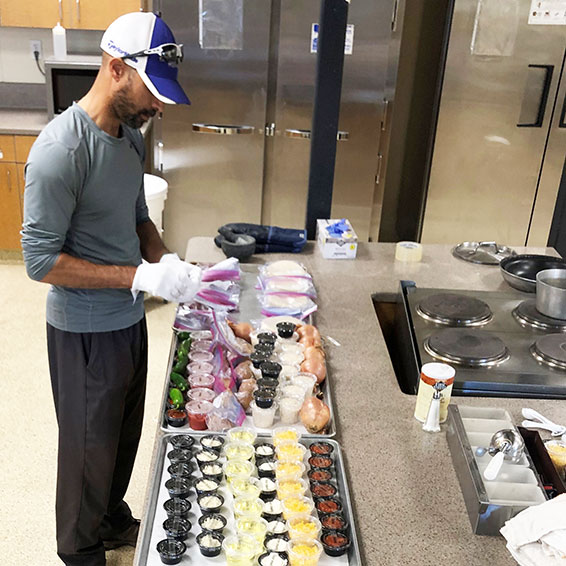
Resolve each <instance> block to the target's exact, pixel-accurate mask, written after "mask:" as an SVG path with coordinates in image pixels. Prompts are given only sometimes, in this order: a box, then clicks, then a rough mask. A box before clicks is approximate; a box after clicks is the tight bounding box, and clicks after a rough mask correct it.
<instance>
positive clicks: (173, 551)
mask: <svg viewBox="0 0 566 566" xmlns="http://www.w3.org/2000/svg"><path fill="white" fill-rule="evenodd" d="M186 550H187V545H186V544H185V543H184V542H183V541H181V540H174V539H172V538H167V539H164V540H160V541H159V542H158V543H157V552H159V554H160V555H161V556H163V557H165V558H168V559H170V560H175V559H177V558H180V557H181V556H182V555H183V554H185V552H186Z"/></svg>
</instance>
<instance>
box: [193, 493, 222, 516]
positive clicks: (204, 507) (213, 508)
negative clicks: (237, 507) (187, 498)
mask: <svg viewBox="0 0 566 566" xmlns="http://www.w3.org/2000/svg"><path fill="white" fill-rule="evenodd" d="M207 497H215V498H216V499H217V500H218V501H217V503H216V504H214V505H212V506H209V505H207V504H206V503H205V502H204V499H206V498H207ZM197 503H198V506H199V507H200V510H201V512H202V513H203V514H207V513H215V514H217V513H219V512H220V509H222V505H223V504H224V497H222V495H221V494H220V493H215V494H214V495H200V496H199V497H198V498H197Z"/></svg>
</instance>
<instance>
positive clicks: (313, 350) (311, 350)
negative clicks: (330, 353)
mask: <svg viewBox="0 0 566 566" xmlns="http://www.w3.org/2000/svg"><path fill="white" fill-rule="evenodd" d="M313 358H314V359H315V360H321V361H324V358H326V354H325V353H324V350H323V349H322V348H321V347H320V346H307V347H306V348H305V359H307V360H310V359H313Z"/></svg>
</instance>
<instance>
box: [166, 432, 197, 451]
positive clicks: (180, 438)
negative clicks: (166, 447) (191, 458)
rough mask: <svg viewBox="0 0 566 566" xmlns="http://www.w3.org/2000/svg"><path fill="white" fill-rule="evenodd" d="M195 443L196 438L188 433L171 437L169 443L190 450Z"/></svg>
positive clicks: (174, 446)
mask: <svg viewBox="0 0 566 566" xmlns="http://www.w3.org/2000/svg"><path fill="white" fill-rule="evenodd" d="M194 443H195V439H194V438H193V437H192V436H190V435H188V434H176V435H175V436H172V437H171V438H170V439H169V444H171V446H173V448H182V449H184V450H190V449H191V448H192V447H193V445H194Z"/></svg>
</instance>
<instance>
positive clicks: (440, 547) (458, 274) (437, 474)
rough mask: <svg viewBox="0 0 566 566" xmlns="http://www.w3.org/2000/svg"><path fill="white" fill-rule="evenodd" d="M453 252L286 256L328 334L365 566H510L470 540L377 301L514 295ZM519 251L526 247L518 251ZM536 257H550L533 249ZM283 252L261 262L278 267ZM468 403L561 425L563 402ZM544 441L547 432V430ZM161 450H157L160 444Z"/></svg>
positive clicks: (442, 450) (449, 475) (206, 244)
mask: <svg viewBox="0 0 566 566" xmlns="http://www.w3.org/2000/svg"><path fill="white" fill-rule="evenodd" d="M450 249H451V248H450V246H445V245H426V246H425V247H424V254H423V259H422V261H421V262H420V263H416V264H406V263H405V264H404V263H400V262H396V261H395V259H394V257H395V245H394V244H377V243H369V244H360V245H359V247H358V257H357V259H355V260H325V259H323V258H322V257H321V256H320V255H319V253H318V251H317V250H316V249H315V248H314V247H313V245H312V244H309V245H308V246H307V249H306V252H305V253H303V254H300V255H295V256H289V255H288V256H284V257H287V258H289V259H298V260H300V261H302V262H303V263H304V264H305V266H306V267H307V269H308V270H309V271H310V273H311V274H312V275H313V277H314V280H315V283H316V287H317V291H318V297H319V299H318V305H319V311H318V313H317V314H316V324H317V326H318V328H319V329H320V331H321V333H322V334H323V335H325V336H331V337H332V338H333V339H334V340H336V341H337V342H339V343H340V346H333V345H332V344H330V343H329V342H327V353H328V364H329V367H330V372H329V373H330V375H331V376H332V380H331V383H330V386H331V387H332V392H333V397H334V399H335V407H336V425H337V437H336V440H337V441H338V442H339V443H340V444H341V446H342V448H343V451H344V456H345V460H346V470H347V473H348V479H349V484H350V489H351V495H352V499H353V506H354V511H355V513H356V517H357V525H358V529H359V539H360V545H361V553H362V560H363V563H364V564H367V565H368V566H381V565H383V566H410V565H415V566H417V565H418V566H427V565H431V566H432V565H434V566H454V565H458V566H459V565H464V564H465V565H466V566H485V565H486V564H488V563H491V564H496V565H497V566H511V565H513V564H514V563H515V562H514V560H513V559H512V558H511V556H510V555H509V553H508V552H507V550H506V548H505V543H504V540H503V539H502V538H499V537H480V536H476V535H474V534H473V533H472V530H471V527H470V523H469V520H468V515H467V513H466V508H465V504H464V499H463V497H462V494H461V492H460V487H459V485H458V480H457V478H456V474H455V471H454V469H453V467H452V462H451V458H450V453H449V451H448V445H447V441H446V436H445V430H444V429H443V432H442V433H441V434H427V433H424V432H423V431H422V430H421V425H420V423H418V422H417V421H416V420H415V419H414V418H413V410H414V405H415V400H416V399H415V397H414V396H409V395H405V394H403V393H402V392H401V391H400V389H399V386H398V384H397V381H396V378H395V374H394V372H393V368H392V366H391V362H390V360H389V355H388V352H387V347H386V345H385V341H384V339H383V335H382V332H381V329H380V326H379V323H378V320H377V317H376V315H375V312H374V308H373V303H372V300H371V295H372V294H373V293H376V292H383V293H395V292H396V291H397V287H398V284H399V280H400V279H411V280H414V281H415V282H416V283H417V285H419V286H421V287H437V288H445V289H478V290H507V289H509V288H508V286H507V284H506V283H505V282H504V281H503V279H502V278H501V276H500V274H499V269H498V267H493V266H481V265H474V264H469V263H466V262H464V261H460V260H457V259H455V258H454V257H452V255H451V254H450ZM515 249H516V250H517V252H518V253H521V252H523V251H525V248H519V247H516V248H515ZM529 252H531V253H552V254H554V255H556V252H554V251H553V250H549V249H545V248H529ZM186 256H187V257H186V259H188V260H191V259H193V260H199V261H205V260H206V259H207V258H208V259H209V261H218V259H222V257H223V255H222V254H221V253H220V252H219V251H218V250H217V249H216V248H215V247H214V244H213V242H212V239H209V238H207V239H203V238H196V239H194V240H191V241H190V242H189V245H188V247H187V254H186ZM281 257H283V256H280V255H264V256H256V257H254V261H259V260H262V261H271V260H274V259H278V258H281ZM453 402H455V403H459V404H460V405H467V406H482V405H483V406H488V407H502V408H505V409H507V410H508V411H509V412H510V414H511V416H512V417H513V419H514V421H515V422H516V423H517V422H519V421H520V420H521V413H520V412H521V408H522V407H525V406H528V407H532V408H534V409H536V410H537V411H539V412H541V413H542V414H544V415H546V416H548V417H549V418H551V419H553V420H555V421H557V422H561V420H562V421H563V420H564V414H566V413H565V409H566V403H565V402H564V401H551V400H545V401H540V400H528V401H523V400H521V399H488V398H465V399H464V398H460V399H457V398H456V399H453ZM542 435H543V438H546V436H545V433H542ZM156 446H158V443H156Z"/></svg>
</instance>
